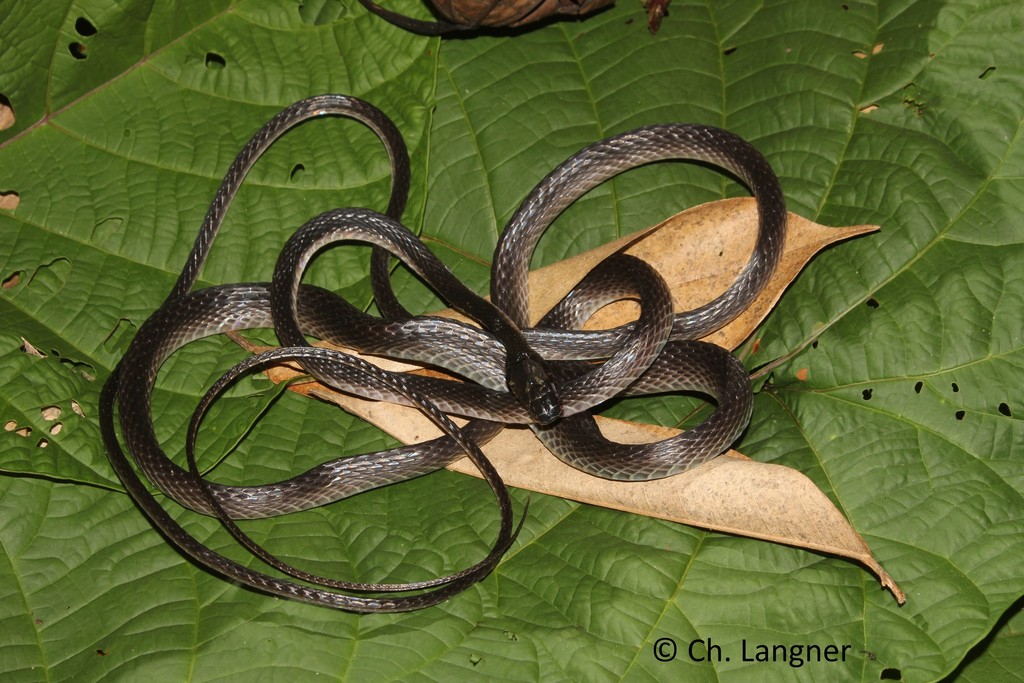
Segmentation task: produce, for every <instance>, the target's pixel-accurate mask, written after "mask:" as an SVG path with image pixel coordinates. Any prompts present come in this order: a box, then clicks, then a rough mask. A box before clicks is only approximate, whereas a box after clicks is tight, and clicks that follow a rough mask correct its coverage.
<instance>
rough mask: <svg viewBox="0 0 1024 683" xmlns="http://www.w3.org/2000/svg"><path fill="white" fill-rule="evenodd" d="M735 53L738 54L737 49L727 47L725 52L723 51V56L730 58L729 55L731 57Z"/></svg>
mask: <svg viewBox="0 0 1024 683" xmlns="http://www.w3.org/2000/svg"><path fill="white" fill-rule="evenodd" d="M734 52H736V48H735V47H727V48H725V49H724V50H722V54H723V55H725V56H726V57H728V56H729V55H731V54H732V53H734Z"/></svg>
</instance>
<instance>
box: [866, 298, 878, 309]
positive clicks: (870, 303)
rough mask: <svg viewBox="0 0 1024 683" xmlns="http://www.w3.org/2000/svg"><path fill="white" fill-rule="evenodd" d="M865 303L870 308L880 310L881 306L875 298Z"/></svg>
mask: <svg viewBox="0 0 1024 683" xmlns="http://www.w3.org/2000/svg"><path fill="white" fill-rule="evenodd" d="M864 303H866V304H867V305H868V308H878V307H879V305H880V304H879V303H878V299H876V298H875V297H871V298H870V299H868V300H867V301H865V302H864Z"/></svg>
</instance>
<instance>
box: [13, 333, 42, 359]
mask: <svg viewBox="0 0 1024 683" xmlns="http://www.w3.org/2000/svg"><path fill="white" fill-rule="evenodd" d="M18 349H19V350H20V351H22V352H24V353H27V354H28V355H30V356H35V357H36V358H46V354H45V353H43V352H42V351H40V350H39V349H37V348H36V347H34V346H32V343H31V342H30V341H29V340H28V339H25V338H24V337H22V338H21V346H19V347H18Z"/></svg>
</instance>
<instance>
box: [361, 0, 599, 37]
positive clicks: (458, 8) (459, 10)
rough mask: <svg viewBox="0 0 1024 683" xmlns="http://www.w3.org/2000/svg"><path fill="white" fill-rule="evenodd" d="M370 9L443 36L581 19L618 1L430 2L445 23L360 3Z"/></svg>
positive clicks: (365, 1)
mask: <svg viewBox="0 0 1024 683" xmlns="http://www.w3.org/2000/svg"><path fill="white" fill-rule="evenodd" d="M359 1H360V2H361V3H362V4H363V6H364V7H366V9H368V10H370V11H371V12H373V13H374V14H376V15H377V16H379V17H381V18H383V19H386V20H387V21H389V22H391V23H392V24H395V25H396V26H401V27H402V28H404V29H407V30H409V31H414V32H416V33H426V34H429V35H441V34H444V33H451V32H455V31H465V30H472V29H476V28H480V27H491V28H514V27H518V26H525V25H527V24H532V23H534V22H537V21H540V20H542V19H546V18H548V17H552V16H556V15H568V16H580V15H584V14H589V13H590V12H594V11H596V10H599V9H601V8H602V7H608V6H609V5H612V4H613V3H614V2H615V0H430V4H431V5H432V6H433V7H434V9H435V11H436V12H437V14H439V15H440V16H441V17H443V19H444V21H439V22H432V21H422V20H420V19H413V18H412V17H407V16H405V15H403V14H398V13H397V12H393V11H391V10H389V9H385V8H384V7H381V6H380V5H378V4H376V3H374V2H372V1H371V0H359Z"/></svg>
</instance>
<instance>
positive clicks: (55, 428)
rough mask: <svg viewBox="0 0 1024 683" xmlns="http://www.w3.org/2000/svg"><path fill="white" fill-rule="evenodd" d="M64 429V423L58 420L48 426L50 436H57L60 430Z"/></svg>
mask: <svg viewBox="0 0 1024 683" xmlns="http://www.w3.org/2000/svg"><path fill="white" fill-rule="evenodd" d="M62 429H64V425H63V424H62V423H60V422H57V423H55V424H54V425H53V426H52V427H50V436H57V435H58V434H60V430H62Z"/></svg>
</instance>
